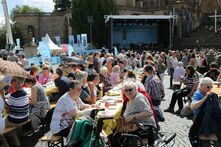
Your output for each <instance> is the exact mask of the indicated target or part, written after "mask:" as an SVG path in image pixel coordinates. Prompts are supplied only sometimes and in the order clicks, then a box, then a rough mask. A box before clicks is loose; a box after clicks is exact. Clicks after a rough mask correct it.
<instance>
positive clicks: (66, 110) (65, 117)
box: [50, 80, 90, 137]
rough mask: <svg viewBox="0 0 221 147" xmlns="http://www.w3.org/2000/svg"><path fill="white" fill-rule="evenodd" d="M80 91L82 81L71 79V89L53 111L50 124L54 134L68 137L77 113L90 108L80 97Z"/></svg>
mask: <svg viewBox="0 0 221 147" xmlns="http://www.w3.org/2000/svg"><path fill="white" fill-rule="evenodd" d="M80 92H81V82H80V81H78V80H73V81H70V85H69V91H68V92H67V93H65V94H64V95H63V96H62V97H61V98H60V99H59V100H58V102H57V105H56V107H55V110H54V112H53V115H52V120H51V124H50V129H51V132H52V134H56V135H59V136H64V137H67V136H68V134H69V132H70V129H71V126H72V124H73V123H74V121H75V117H76V115H78V114H81V112H82V110H84V109H87V108H90V105H88V104H85V103H83V102H82V100H81V99H80V98H79V96H80Z"/></svg>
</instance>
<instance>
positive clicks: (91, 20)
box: [87, 16, 94, 47]
mask: <svg viewBox="0 0 221 147" xmlns="http://www.w3.org/2000/svg"><path fill="white" fill-rule="evenodd" d="M87 22H88V23H89V25H90V38H91V46H92V47H93V40H92V27H91V24H92V23H93V22H94V18H93V16H88V17H87Z"/></svg>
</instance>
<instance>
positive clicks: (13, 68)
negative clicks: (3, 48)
mask: <svg viewBox="0 0 221 147" xmlns="http://www.w3.org/2000/svg"><path fill="white" fill-rule="evenodd" d="M0 74H3V75H11V76H17V77H23V78H28V77H29V74H28V73H27V72H26V71H25V70H24V69H23V68H22V67H21V66H19V65H18V64H17V63H16V62H11V61H5V60H2V59H1V58H0Z"/></svg>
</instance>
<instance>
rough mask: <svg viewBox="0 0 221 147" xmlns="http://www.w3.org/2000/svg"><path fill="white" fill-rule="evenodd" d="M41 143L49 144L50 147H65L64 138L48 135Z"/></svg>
mask: <svg viewBox="0 0 221 147" xmlns="http://www.w3.org/2000/svg"><path fill="white" fill-rule="evenodd" d="M40 141H45V142H47V143H48V147H60V146H59V144H61V147H64V140H63V137H62V136H57V135H51V134H46V135H44V136H43V137H42V138H41V139H40Z"/></svg>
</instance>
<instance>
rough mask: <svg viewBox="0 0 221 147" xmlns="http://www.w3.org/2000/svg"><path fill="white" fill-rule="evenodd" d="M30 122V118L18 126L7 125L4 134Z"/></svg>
mask: <svg viewBox="0 0 221 147" xmlns="http://www.w3.org/2000/svg"><path fill="white" fill-rule="evenodd" d="M29 122H31V119H28V120H27V121H25V122H23V123H20V124H19V125H18V126H16V127H6V128H5V130H4V132H3V134H7V133H9V132H11V131H13V130H15V129H17V128H20V127H22V126H23V125H25V124H27V123H29Z"/></svg>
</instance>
